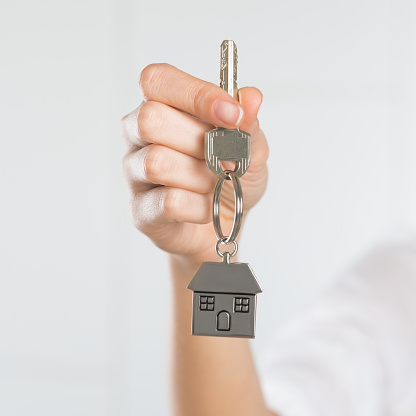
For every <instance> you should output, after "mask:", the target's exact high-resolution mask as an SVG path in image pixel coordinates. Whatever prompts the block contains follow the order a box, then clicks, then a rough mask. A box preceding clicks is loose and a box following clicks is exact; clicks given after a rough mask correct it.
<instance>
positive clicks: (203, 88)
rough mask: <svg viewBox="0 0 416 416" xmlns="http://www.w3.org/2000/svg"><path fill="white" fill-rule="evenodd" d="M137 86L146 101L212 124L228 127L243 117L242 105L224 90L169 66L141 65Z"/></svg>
mask: <svg viewBox="0 0 416 416" xmlns="http://www.w3.org/2000/svg"><path fill="white" fill-rule="evenodd" d="M140 87H141V89H142V92H143V95H144V97H145V99H146V100H151V101H158V102H161V103H164V104H167V105H169V106H172V107H175V108H178V109H180V110H183V111H186V112H187V113H189V114H192V115H194V116H196V117H198V118H200V119H201V120H204V121H205V122H207V123H210V124H214V125H216V126H221V127H226V128H230V129H232V128H235V127H237V126H239V125H240V124H241V122H242V120H243V115H244V111H243V108H242V107H241V105H240V104H239V103H238V102H237V101H236V100H234V99H233V98H232V97H231V96H230V95H229V94H228V93H227V92H226V91H224V90H223V89H222V88H220V87H218V86H216V85H214V84H211V83H209V82H206V81H202V80H200V79H198V78H195V77H193V76H192V75H189V74H187V73H185V72H183V71H181V70H179V69H178V68H175V67H174V66H172V65H168V64H151V65H149V66H147V67H146V68H144V70H143V71H142V73H141V76H140Z"/></svg>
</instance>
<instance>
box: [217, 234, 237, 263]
mask: <svg viewBox="0 0 416 416" xmlns="http://www.w3.org/2000/svg"><path fill="white" fill-rule="evenodd" d="M226 238H227V237H223V238H220V239H219V240H218V241H217V244H216V245H215V250H216V251H217V254H218V255H219V256H220V257H221V258H222V257H225V261H226V263H230V257H234V256H235V255H236V254H237V251H238V244H237V241H235V240H233V241H231V243H232V244H233V245H234V250H233V251H232V252H230V251H225V252H224V253H222V252H221V251H220V244H231V243H226V242H225V239H226Z"/></svg>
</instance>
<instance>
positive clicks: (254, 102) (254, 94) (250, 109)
mask: <svg viewBox="0 0 416 416" xmlns="http://www.w3.org/2000/svg"><path fill="white" fill-rule="evenodd" d="M238 99H239V101H240V104H241V106H242V107H243V110H244V117H243V123H242V124H241V126H240V128H241V130H244V131H246V132H248V133H252V132H253V130H254V129H255V127H256V126H257V114H258V112H259V109H260V105H261V103H262V101H263V94H262V93H261V91H260V90H259V89H257V88H255V87H244V88H241V89H240V90H238Z"/></svg>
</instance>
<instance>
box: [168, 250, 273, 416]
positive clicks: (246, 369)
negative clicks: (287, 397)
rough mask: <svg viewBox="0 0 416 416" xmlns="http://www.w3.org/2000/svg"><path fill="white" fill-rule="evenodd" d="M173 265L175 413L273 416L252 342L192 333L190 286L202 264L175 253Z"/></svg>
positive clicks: (173, 381) (185, 415)
mask: <svg viewBox="0 0 416 416" xmlns="http://www.w3.org/2000/svg"><path fill="white" fill-rule="evenodd" d="M209 260H214V259H209ZM214 261H215V260H214ZM170 267H171V274H172V290H173V298H174V299H175V301H174V302H173V305H172V307H173V313H172V335H171V336H172V338H173V339H172V342H173V352H172V359H171V363H172V380H171V384H172V396H173V397H172V399H173V409H174V411H173V414H174V415H175V416H176V415H178V416H179V415H180V416H195V415H198V416H214V415H215V416H228V415H239V416H246V415H247V416H266V415H270V413H269V412H268V410H267V408H266V406H265V403H264V400H263V396H262V392H261V389H260V385H259V381H258V377H257V373H256V369H255V366H254V362H253V358H252V355H251V351H250V346H249V341H248V340H247V339H241V338H240V339H235V338H219V337H201V336H192V335H191V314H192V292H191V291H190V290H188V289H187V285H188V284H189V282H190V280H191V279H192V277H193V275H194V274H195V272H196V270H197V268H198V267H199V265H197V264H192V265H191V264H189V263H186V262H185V261H184V260H182V258H180V257H176V256H170Z"/></svg>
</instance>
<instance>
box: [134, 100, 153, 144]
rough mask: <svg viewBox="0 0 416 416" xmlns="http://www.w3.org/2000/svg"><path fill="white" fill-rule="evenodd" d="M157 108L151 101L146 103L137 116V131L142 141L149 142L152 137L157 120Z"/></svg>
mask: <svg viewBox="0 0 416 416" xmlns="http://www.w3.org/2000/svg"><path fill="white" fill-rule="evenodd" d="M154 107H155V106H154V105H153V103H152V102H151V101H146V102H144V103H143V104H142V105H141V106H140V108H139V112H138V114H137V130H138V136H139V137H140V139H142V140H145V141H147V140H148V139H150V138H151V137H152V135H153V134H152V133H153V127H152V126H153V123H154V120H155V115H154V113H155V108H154Z"/></svg>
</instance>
